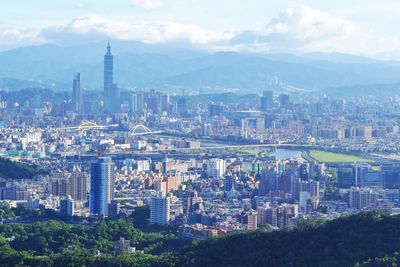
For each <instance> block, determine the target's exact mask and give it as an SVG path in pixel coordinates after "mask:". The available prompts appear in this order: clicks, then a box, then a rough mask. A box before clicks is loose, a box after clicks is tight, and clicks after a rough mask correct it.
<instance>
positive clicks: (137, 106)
mask: <svg viewBox="0 0 400 267" xmlns="http://www.w3.org/2000/svg"><path fill="white" fill-rule="evenodd" d="M132 112H133V113H137V114H142V113H143V93H142V92H137V93H133V94H132Z"/></svg>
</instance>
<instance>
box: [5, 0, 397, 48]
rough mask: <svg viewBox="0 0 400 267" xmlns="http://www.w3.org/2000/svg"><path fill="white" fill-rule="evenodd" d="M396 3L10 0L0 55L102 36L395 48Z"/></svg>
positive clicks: (214, 44) (227, 44)
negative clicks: (50, 43) (22, 49)
mask: <svg viewBox="0 0 400 267" xmlns="http://www.w3.org/2000/svg"><path fill="white" fill-rule="evenodd" d="M396 25H400V1H398V0H380V1H377V0H347V1H345V0H335V1H327V0H303V1H293V0H292V1H289V0H246V1H244V0H112V1H111V0H108V1H105V0H97V1H95V0H69V1H67V0H57V1H54V0H52V1H50V0H46V1H44V0H35V1H32V0H29V1H28V0H13V1H2V3H1V4H0V50H4V49H10V48H14V47H18V46H23V45H30V44H40V43H46V42H52V43H63V42H67V43H73V42H79V41H87V40H96V39H102V38H103V39H104V38H112V39H113V38H115V39H127V40H139V41H144V42H148V43H164V42H173V43H176V44H180V43H181V44H183V45H186V46H193V47H196V48H202V49H210V50H213V49H214V50H256V51H280V50H282V51H289V52H290V51H294V52H309V51H338V52H346V53H354V54H374V53H381V52H390V51H394V50H398V49H397V47H399V48H400V27H397V26H396Z"/></svg>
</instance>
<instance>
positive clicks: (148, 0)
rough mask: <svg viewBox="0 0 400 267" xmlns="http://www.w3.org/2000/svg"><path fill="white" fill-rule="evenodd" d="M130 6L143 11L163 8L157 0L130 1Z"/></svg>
mask: <svg viewBox="0 0 400 267" xmlns="http://www.w3.org/2000/svg"><path fill="white" fill-rule="evenodd" d="M131 4H132V5H133V6H138V7H140V8H144V9H159V8H161V7H162V6H163V4H162V3H161V2H160V1H159V0H132V1H131Z"/></svg>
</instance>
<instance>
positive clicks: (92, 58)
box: [0, 41, 400, 92]
mask: <svg viewBox="0 0 400 267" xmlns="http://www.w3.org/2000/svg"><path fill="white" fill-rule="evenodd" d="M105 45H106V43H93V44H85V45H76V46H69V47H62V46H56V45H50V44H47V45H41V46H31V47H23V48H18V49H14V50H10V51H5V52H1V53H0V79H1V78H3V79H2V82H1V83H0V86H1V87H2V88H8V89H20V87H21V86H15V81H16V80H22V81H29V82H38V83H39V84H41V85H43V87H46V86H47V87H52V88H55V89H60V90H67V89H70V88H69V87H70V82H69V81H70V80H72V75H73V74H74V73H76V72H81V74H82V83H83V85H84V86H85V87H87V88H89V89H100V88H102V77H103V62H102V61H103V55H104V52H105ZM112 52H113V53H114V54H115V59H114V66H115V67H114V69H115V82H117V83H118V84H119V85H120V86H121V87H124V88H135V87H136V88H152V87H154V88H158V89H165V90H167V89H170V88H195V89H203V88H207V89H209V90H213V89H215V90H218V89H223V88H241V89H243V90H245V91H247V92H259V91H261V90H263V89H267V88H270V89H279V88H281V87H290V88H292V89H293V88H294V90H296V88H302V89H306V90H322V89H325V88H330V87H343V86H354V85H367V84H392V83H399V82H400V63H399V62H395V61H379V60H376V59H369V58H364V57H360V56H353V55H345V54H338V53H310V54H303V55H290V54H248V53H247V54H246V53H236V52H217V53H207V52H202V51H193V50H185V49H178V48H173V47H168V46H162V45H147V44H143V43H140V42H128V41H115V42H114V41H113V42H112ZM4 78H7V79H4ZM10 78H11V79H10ZM7 81H14V82H7ZM54 81H56V82H54Z"/></svg>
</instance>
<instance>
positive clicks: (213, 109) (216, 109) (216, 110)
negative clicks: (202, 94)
mask: <svg viewBox="0 0 400 267" xmlns="http://www.w3.org/2000/svg"><path fill="white" fill-rule="evenodd" d="M223 112H224V106H222V105H216V104H210V105H209V106H208V115H209V116H210V117H214V116H221V115H222V113H223Z"/></svg>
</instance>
